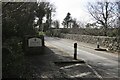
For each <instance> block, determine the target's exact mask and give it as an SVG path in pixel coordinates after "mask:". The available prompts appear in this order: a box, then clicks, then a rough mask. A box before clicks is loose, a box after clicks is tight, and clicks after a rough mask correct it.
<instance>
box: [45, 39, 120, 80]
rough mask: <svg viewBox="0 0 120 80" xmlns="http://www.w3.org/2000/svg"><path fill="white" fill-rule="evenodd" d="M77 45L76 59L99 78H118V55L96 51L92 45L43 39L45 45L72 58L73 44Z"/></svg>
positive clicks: (67, 40) (66, 40)
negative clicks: (85, 63)
mask: <svg viewBox="0 0 120 80" xmlns="http://www.w3.org/2000/svg"><path fill="white" fill-rule="evenodd" d="M75 42H77V43H78V49H77V52H78V56H77V57H78V59H83V60H85V61H86V62H87V64H88V66H89V67H90V68H91V69H93V71H95V72H96V73H97V75H98V76H99V77H101V78H118V77H119V76H118V70H119V69H120V68H119V67H118V55H114V54H111V53H108V52H105V51H96V50H94V48H96V47H95V46H94V45H89V44H84V43H82V42H78V41H74V40H69V39H61V38H56V37H53V38H52V37H45V45H49V46H52V47H55V48H58V49H59V50H61V51H64V52H65V53H66V54H69V55H70V56H73V55H74V54H73V53H74V43H75Z"/></svg>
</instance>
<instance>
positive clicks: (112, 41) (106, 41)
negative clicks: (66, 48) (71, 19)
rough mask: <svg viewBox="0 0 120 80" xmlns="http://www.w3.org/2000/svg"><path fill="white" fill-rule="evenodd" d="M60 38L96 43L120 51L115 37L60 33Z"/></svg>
mask: <svg viewBox="0 0 120 80" xmlns="http://www.w3.org/2000/svg"><path fill="white" fill-rule="evenodd" d="M60 37H61V38H66V39H72V40H77V41H80V42H85V43H91V44H97V42H99V44H100V46H103V47H106V48H108V50H112V51H120V39H119V38H116V37H105V36H90V35H79V34H63V33H61V34H60Z"/></svg>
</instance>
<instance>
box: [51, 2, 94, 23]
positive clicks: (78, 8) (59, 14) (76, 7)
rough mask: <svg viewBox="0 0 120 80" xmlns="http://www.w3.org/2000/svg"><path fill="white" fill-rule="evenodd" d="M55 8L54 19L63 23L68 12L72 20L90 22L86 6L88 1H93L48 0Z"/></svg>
mask: <svg viewBox="0 0 120 80" xmlns="http://www.w3.org/2000/svg"><path fill="white" fill-rule="evenodd" d="M50 1H51V3H52V4H54V5H55V6H56V15H55V17H54V18H55V19H58V20H60V22H62V21H63V19H64V18H65V16H66V15H67V13H68V12H70V13H71V17H72V18H77V20H79V21H82V22H88V21H90V19H91V18H90V15H89V14H88V12H87V8H86V5H87V3H88V1H91V2H92V1H94V0H50Z"/></svg>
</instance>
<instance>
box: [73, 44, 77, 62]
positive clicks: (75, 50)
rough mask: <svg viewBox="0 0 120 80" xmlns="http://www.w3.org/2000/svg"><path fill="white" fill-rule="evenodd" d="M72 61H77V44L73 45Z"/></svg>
mask: <svg viewBox="0 0 120 80" xmlns="http://www.w3.org/2000/svg"><path fill="white" fill-rule="evenodd" d="M74 59H75V60H77V43H74Z"/></svg>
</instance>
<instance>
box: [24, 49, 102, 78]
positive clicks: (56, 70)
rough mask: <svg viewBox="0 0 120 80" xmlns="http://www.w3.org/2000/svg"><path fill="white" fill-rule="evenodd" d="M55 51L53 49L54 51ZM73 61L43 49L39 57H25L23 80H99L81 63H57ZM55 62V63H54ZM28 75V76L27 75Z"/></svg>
mask: <svg viewBox="0 0 120 80" xmlns="http://www.w3.org/2000/svg"><path fill="white" fill-rule="evenodd" d="M54 50H55V49H54ZM64 61H66V62H67V61H68V62H70V61H73V58H72V57H69V56H63V55H60V54H56V53H54V51H53V49H52V50H51V48H48V47H45V48H44V53H40V54H39V55H34V56H33V55H29V56H25V62H26V71H27V73H26V76H24V77H25V78H49V79H50V78H57V80H61V78H65V80H69V79H70V78H74V79H75V80H80V78H81V79H82V78H85V79H84V80H90V78H92V80H100V79H99V78H98V77H97V76H96V75H95V74H94V73H93V71H92V70H91V69H89V68H88V67H87V66H86V64H83V63H82V64H81V63H74V62H73V63H59V62H64ZM56 62H57V63H56ZM28 74H29V75H28Z"/></svg>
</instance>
